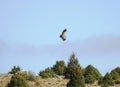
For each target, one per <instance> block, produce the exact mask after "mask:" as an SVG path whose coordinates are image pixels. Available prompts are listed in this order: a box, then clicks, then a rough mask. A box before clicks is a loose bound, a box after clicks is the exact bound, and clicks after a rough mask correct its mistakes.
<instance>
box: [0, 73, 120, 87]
mask: <svg viewBox="0 0 120 87" xmlns="http://www.w3.org/2000/svg"><path fill="white" fill-rule="evenodd" d="M11 76H12V75H11V74H0V87H6V85H7V84H8V83H9V81H10V79H11ZM68 81H69V80H68V79H63V78H47V79H42V78H41V77H37V80H36V81H29V82H28V83H29V85H30V87H66V84H67V82H68ZM86 87H100V86H99V85H97V82H96V83H94V84H86ZM111 87H112V86H111ZM113 87H120V84H118V85H115V86H113Z"/></svg>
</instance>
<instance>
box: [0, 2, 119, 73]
mask: <svg viewBox="0 0 120 87" xmlns="http://www.w3.org/2000/svg"><path fill="white" fill-rule="evenodd" d="M64 28H67V40H66V41H65V42H63V41H62V40H61V39H60V38H59V35H60V34H61V32H62V30H63V29H64ZM72 52H75V54H76V57H77V58H78V59H79V62H80V64H81V66H82V67H86V66H87V65H89V64H92V65H94V66H95V67H96V68H98V69H99V70H100V72H101V73H102V74H105V73H106V72H107V71H109V72H110V71H111V70H112V69H113V68H115V67H117V66H120V63H119V61H120V1H119V0H85V1H83V0H74V1H73V0H60V1H57V0H51V1H48V0H44V1H43V0H34V1H33V0H20V1H18V0H17V1H16V0H0V59H1V61H0V66H1V68H0V72H1V73H5V72H8V71H9V70H10V69H11V68H12V66H13V65H19V66H20V67H21V68H23V69H24V70H32V71H33V72H35V73H39V71H40V70H43V69H45V68H46V67H50V66H52V65H53V64H55V62H56V61H57V60H64V61H65V62H66V64H67V62H68V59H69V57H70V55H71V53H72Z"/></svg>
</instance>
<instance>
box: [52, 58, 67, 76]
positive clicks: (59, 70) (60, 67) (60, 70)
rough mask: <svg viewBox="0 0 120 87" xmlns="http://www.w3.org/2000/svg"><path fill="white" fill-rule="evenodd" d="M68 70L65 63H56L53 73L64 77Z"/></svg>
mask: <svg viewBox="0 0 120 87" xmlns="http://www.w3.org/2000/svg"><path fill="white" fill-rule="evenodd" d="M65 70H66V66H65V62H64V61H62V60H61V61H56V64H55V65H54V66H53V71H54V72H55V73H56V74H58V75H64V74H65Z"/></svg>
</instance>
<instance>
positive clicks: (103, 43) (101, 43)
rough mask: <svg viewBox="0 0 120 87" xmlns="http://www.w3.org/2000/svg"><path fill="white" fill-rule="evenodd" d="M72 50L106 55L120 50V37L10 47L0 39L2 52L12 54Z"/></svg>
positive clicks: (68, 52) (0, 52) (51, 53)
mask: <svg viewBox="0 0 120 87" xmlns="http://www.w3.org/2000/svg"><path fill="white" fill-rule="evenodd" d="M72 52H75V53H76V54H79V55H81V56H86V55H88V56H89V55H105V54H109V53H112V52H120V37H115V36H100V37H94V38H89V39H86V40H82V41H65V42H63V43H59V44H52V45H44V46H35V45H31V44H17V45H15V46H11V47H8V46H7V45H6V43H5V42H4V41H2V40H0V54H12V55H19V56H36V55H58V56H59V55H67V56H69V55H70V54H71V53H72Z"/></svg>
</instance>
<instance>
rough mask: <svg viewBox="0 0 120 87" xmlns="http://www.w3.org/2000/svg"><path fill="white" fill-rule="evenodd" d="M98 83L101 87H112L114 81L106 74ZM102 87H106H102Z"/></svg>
mask: <svg viewBox="0 0 120 87" xmlns="http://www.w3.org/2000/svg"><path fill="white" fill-rule="evenodd" d="M98 83H99V84H100V85H101V86H102V85H110V86H114V81H113V79H112V77H111V75H110V74H109V73H106V75H105V76H104V77H103V78H101V79H100V80H99V82H98ZM104 87H107V86H104Z"/></svg>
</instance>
